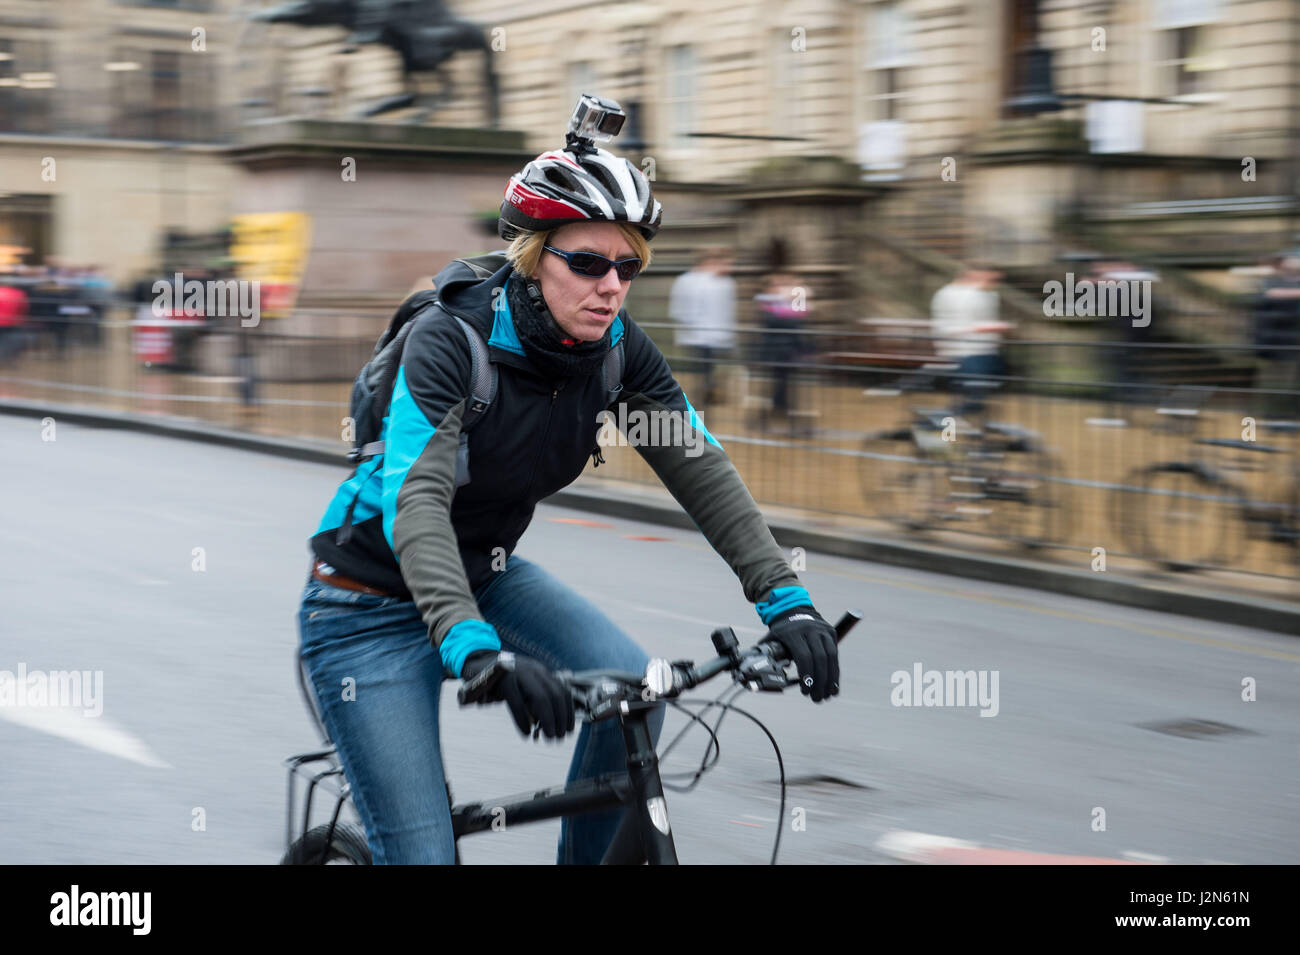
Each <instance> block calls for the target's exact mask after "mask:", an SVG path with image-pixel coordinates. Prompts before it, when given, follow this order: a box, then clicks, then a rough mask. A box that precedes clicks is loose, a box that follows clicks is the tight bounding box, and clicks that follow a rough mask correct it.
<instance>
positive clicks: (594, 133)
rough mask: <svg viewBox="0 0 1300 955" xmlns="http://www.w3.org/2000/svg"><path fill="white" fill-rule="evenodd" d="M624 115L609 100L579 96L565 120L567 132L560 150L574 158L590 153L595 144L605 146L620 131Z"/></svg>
mask: <svg viewBox="0 0 1300 955" xmlns="http://www.w3.org/2000/svg"><path fill="white" fill-rule="evenodd" d="M626 120H627V114H626V113H624V112H623V107H621V106H619V105H618V103H616V102H614V101H613V100H612V99H605V98H604V97H603V96H596V95H594V94H592V93H583V94H582V95H581V96H579V97H578V105H577V106H575V107H574V109H573V115H572V116H570V117H569V131H568V132H567V133H565V134H564V148H565V149H566V150H568V151H569V152H571V153H573V154H574V155H576V156H581V155H582V154H583V153H594V152H595V151H596V149H597V147H596V141H597V140H599V141H600V142H602V143H607V142H609V141H610V140H611V139H613V138H614V137H615V136H617V135H618V134H619V132H620V131H621V130H622V129H623V123H624V121H626Z"/></svg>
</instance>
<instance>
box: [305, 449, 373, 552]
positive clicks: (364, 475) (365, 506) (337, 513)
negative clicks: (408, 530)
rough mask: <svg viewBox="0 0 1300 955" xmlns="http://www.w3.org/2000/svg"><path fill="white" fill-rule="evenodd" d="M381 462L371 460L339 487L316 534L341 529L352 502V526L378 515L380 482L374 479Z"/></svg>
mask: <svg viewBox="0 0 1300 955" xmlns="http://www.w3.org/2000/svg"><path fill="white" fill-rule="evenodd" d="M382 460H383V459H382V458H371V459H370V460H369V461H366V462H365V463H364V464H362V465H361V466H360V467H359V468H357V470H356V472H355V473H354V474H353V475H352V476H351V477H350V478H348V479H347V480H346V481H344V482H343V483H342V484H340V485H339V488H338V490H337V491H335V492H334V498H333V499H332V500H331V501H330V504H329V507H328V508H326V510H325V515H324V516H323V517H322V518H321V522H320V526H319V527H317V528H316V533H317V534H321V533H324V532H325V531H329V530H333V529H334V528H336V527H341V526H342V524H343V520H344V518H345V517H347V513H348V507H350V506H351V504H352V502H353V501H356V507H355V508H354V509H353V512H352V523H353V525H354V526H355V525H357V524H360V523H361V522H362V521H366V520H369V519H370V518H372V517H374V516H375V515H376V514H378V513H379V495H380V482H379V481H377V480H374V478H375V477H376V476H377V475H378V474H379V473H380V472H379V465H380V463H381V462H382Z"/></svg>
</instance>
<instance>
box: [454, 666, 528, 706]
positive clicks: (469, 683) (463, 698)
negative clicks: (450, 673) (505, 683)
mask: <svg viewBox="0 0 1300 955" xmlns="http://www.w3.org/2000/svg"><path fill="white" fill-rule="evenodd" d="M513 663H514V660H513V658H506V656H505V654H502V655H501V656H498V657H497V659H495V660H493V661H492V662H491V663H490V664H488V665H487V666H485V667H484V668H483V669H482V670H480V671H479V672H478V673H476V674H474V677H473V678H472V679H470V680H466V681H465V682H463V683H462V684H461V686H460V689H459V690H457V691H456V702H458V703H459V704H460V705H461V706H468V705H469V704H471V703H482V702H484V700H486V699H487V697H488V694H490V693H491V692H492V691H493V690H494V689H495V688H496V685H497V684H498V683H500V682H501V678H502V677H504V676H505V675H506V673H508V672H509V671H510V670H513V669H514V666H513Z"/></svg>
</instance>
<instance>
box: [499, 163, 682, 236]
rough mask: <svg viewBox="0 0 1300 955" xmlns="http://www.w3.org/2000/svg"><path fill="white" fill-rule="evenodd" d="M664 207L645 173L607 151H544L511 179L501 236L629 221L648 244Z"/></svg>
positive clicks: (502, 214) (504, 203) (502, 216)
mask: <svg viewBox="0 0 1300 955" xmlns="http://www.w3.org/2000/svg"><path fill="white" fill-rule="evenodd" d="M662 217H663V207H662V206H661V205H660V204H659V200H657V199H656V198H655V197H654V194H653V193H652V192H651V190H650V181H649V180H648V179H646V177H645V174H644V173H642V172H641V170H639V169H637V168H636V166H634V165H632V163H630V162H629V161H628V160H626V159H623V158H622V157H619V156H615V155H614V154H613V153H611V152H607V151H606V150H604V149H591V150H589V151H585V152H583V153H581V154H575V153H573V152H569V151H568V150H563V149H552V150H550V151H549V152H544V153H542V154H541V155H540V156H538V157H537V158H536V159H534V160H533V161H532V162H530V163H529V164H528V165H527V166H525V167H524V168H523V169H521V170H520V171H519V172H517V173H515V174H514V175H513V176H511V177H510V182H509V183H507V185H506V195H505V199H503V200H502V202H501V218H500V219H499V220H498V221H497V232H498V233H499V234H500V236H501V238H503V239H511V238H514V236H515V234H516V231H517V230H526V231H529V232H543V231H546V230H547V229H556V228H559V227H560V226H562V225H567V224H568V223H570V222H588V221H595V222H630V223H631V224H632V225H634V226H636V227H637V228H638V229H640V230H641V234H642V235H644V236H645V237H646V239H647V240H649V239H653V238H654V237H655V233H656V232H658V231H659V223H660V220H661V219H662Z"/></svg>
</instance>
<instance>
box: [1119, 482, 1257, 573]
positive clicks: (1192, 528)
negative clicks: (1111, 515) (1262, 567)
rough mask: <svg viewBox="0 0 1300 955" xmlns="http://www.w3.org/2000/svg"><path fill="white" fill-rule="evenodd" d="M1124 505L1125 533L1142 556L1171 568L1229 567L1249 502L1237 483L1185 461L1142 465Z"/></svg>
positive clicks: (1235, 552) (1176, 569) (1122, 511)
mask: <svg viewBox="0 0 1300 955" xmlns="http://www.w3.org/2000/svg"><path fill="white" fill-rule="evenodd" d="M1126 483H1128V484H1129V485H1130V486H1132V487H1135V488H1139V489H1140V490H1131V491H1126V492H1125V493H1124V496H1125V497H1126V498H1128V499H1129V500H1127V501H1124V502H1122V503H1121V506H1120V514H1121V516H1122V520H1123V524H1122V526H1121V532H1122V533H1124V534H1125V535H1126V536H1127V537H1128V539H1129V541H1130V543H1131V544H1136V545H1137V548H1136V550H1137V553H1138V555H1139V556H1141V557H1143V558H1145V559H1147V560H1150V561H1153V562H1155V563H1158V564H1161V565H1162V566H1163V567H1165V568H1166V569H1167V570H1173V571H1187V570H1194V569H1197V568H1199V567H1204V566H1226V565H1227V564H1229V563H1230V562H1231V561H1232V559H1233V558H1234V557H1236V556H1237V555H1238V553H1239V548H1237V547H1234V546H1233V542H1234V541H1235V540H1236V539H1237V538H1238V537H1240V536H1241V535H1238V534H1233V533H1230V528H1232V527H1233V526H1235V524H1236V522H1237V517H1238V515H1240V514H1241V511H1242V508H1243V507H1244V504H1245V495H1244V494H1243V492H1242V491H1241V489H1240V488H1238V487H1237V486H1236V485H1234V484H1231V483H1229V482H1227V481H1224V480H1223V479H1221V478H1218V477H1215V476H1213V475H1211V474H1209V473H1207V472H1206V471H1205V470H1204V469H1203V468H1201V467H1200V466H1199V465H1196V464H1194V463H1191V462H1186V461H1165V462H1161V463H1159V464H1152V465H1148V466H1146V467H1142V468H1138V469H1137V470H1136V471H1133V472H1132V473H1131V474H1130V475H1129V479H1128V481H1127V482H1126Z"/></svg>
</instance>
